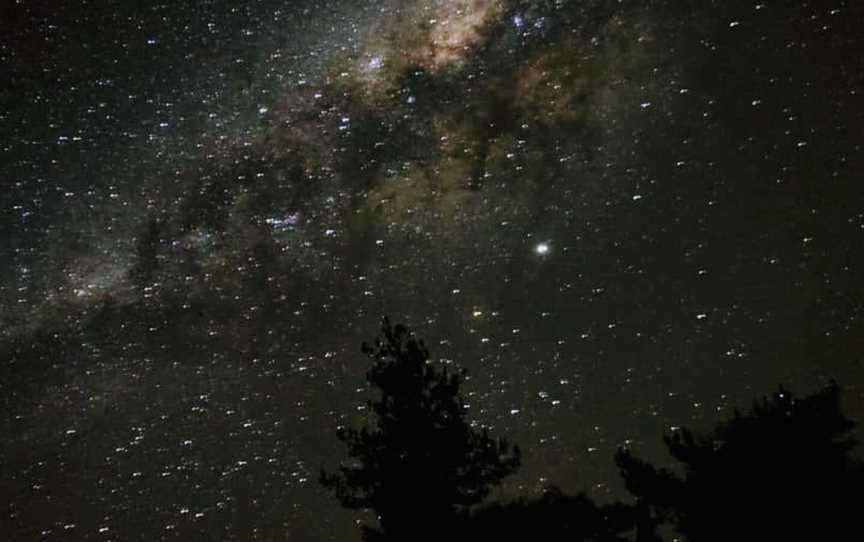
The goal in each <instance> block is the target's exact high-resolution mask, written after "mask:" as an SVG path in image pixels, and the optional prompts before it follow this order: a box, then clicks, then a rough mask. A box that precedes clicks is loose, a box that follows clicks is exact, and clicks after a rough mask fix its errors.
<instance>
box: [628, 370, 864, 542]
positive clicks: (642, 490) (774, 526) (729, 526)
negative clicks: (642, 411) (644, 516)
mask: <svg viewBox="0 0 864 542" xmlns="http://www.w3.org/2000/svg"><path fill="white" fill-rule="evenodd" d="M853 425H854V424H853V422H851V421H850V420H849V419H847V418H846V417H845V416H844V415H843V413H842V412H841V410H840V395H839V389H838V387H837V386H836V385H831V386H829V387H828V388H826V389H824V390H822V391H819V392H818V393H815V394H813V395H810V396H808V397H804V398H801V399H796V398H794V397H793V396H792V395H791V394H789V393H787V392H786V391H783V390H782V389H781V390H780V391H779V392H778V393H776V394H774V396H773V397H772V398H771V399H763V400H762V401H760V402H757V403H756V404H755V405H754V406H753V409H752V411H750V412H748V413H747V414H741V413H739V412H737V411H736V413H735V415H734V417H733V418H732V419H731V420H729V421H727V422H725V423H721V424H718V425H717V426H716V428H715V429H714V430H713V431H712V432H711V433H710V434H708V435H707V436H705V437H697V436H694V434H693V433H691V432H690V431H688V430H686V429H684V430H682V431H679V432H675V433H673V434H672V435H667V436H666V437H665V439H664V440H665V441H666V445H667V446H668V448H669V451H670V453H671V454H672V456H673V457H675V459H677V460H678V461H680V462H681V463H682V464H683V477H679V476H678V475H676V474H674V473H672V472H670V471H669V470H666V469H662V468H660V469H658V468H656V467H654V466H653V465H651V464H649V463H647V462H645V461H642V460H640V459H637V458H635V457H633V456H632V455H631V453H630V452H629V451H627V450H623V449H622V450H619V452H618V454H617V456H616V461H617V463H618V466H619V467H620V468H621V472H622V474H623V476H624V478H625V482H626V484H627V488H628V489H629V490H630V492H631V493H632V494H633V495H635V496H636V497H637V499H638V500H639V502H641V503H643V504H645V505H647V506H648V507H649V508H650V509H651V514H652V516H653V518H654V520H655V521H672V522H673V523H674V524H675V526H676V527H677V528H678V530H679V531H680V532H681V533H682V534H683V535H685V536H686V538H687V539H688V540H691V541H692V542H714V541H717V542H720V541H723V542H728V541H730V540H748V541H749V540H811V541H815V540H849V539H850V538H849V536H850V534H849V533H860V526H859V517H858V516H859V514H860V511H861V503H862V502H864V501H862V497H864V495H862V489H864V466H862V463H861V461H859V460H856V459H854V458H852V457H851V456H850V454H849V452H850V450H851V449H852V448H853V447H854V445H855V441H854V440H853V439H852V438H851V437H850V436H849V432H850V431H851V430H852V428H853Z"/></svg>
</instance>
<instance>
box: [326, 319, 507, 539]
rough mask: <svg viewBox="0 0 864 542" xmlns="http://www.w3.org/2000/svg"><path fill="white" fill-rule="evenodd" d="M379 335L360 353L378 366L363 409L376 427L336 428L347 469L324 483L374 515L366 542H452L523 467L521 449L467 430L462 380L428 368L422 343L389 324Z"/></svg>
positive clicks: (365, 531) (343, 467)
mask: <svg viewBox="0 0 864 542" xmlns="http://www.w3.org/2000/svg"><path fill="white" fill-rule="evenodd" d="M381 331H382V333H383V337H379V338H378V339H376V340H375V343H374V345H372V346H370V345H367V344H364V345H363V352H364V353H365V354H366V355H367V356H368V357H369V358H371V359H372V360H373V361H374V364H373V366H372V368H371V369H370V370H369V372H368V373H367V375H366V379H367V380H368V382H369V384H370V385H371V386H372V387H373V388H377V390H378V391H380V397H378V398H377V399H374V400H370V401H369V406H370V407H371V409H372V412H373V413H374V414H375V415H376V417H377V424H376V426H375V427H374V428H371V429H370V428H368V427H364V428H361V429H359V430H358V429H340V431H339V432H338V437H339V439H340V440H341V441H342V442H344V443H345V445H346V447H347V449H348V455H349V456H350V458H351V459H350V462H347V463H343V464H342V465H341V466H340V467H339V469H338V471H337V472H335V473H328V472H326V471H323V470H322V472H321V478H320V480H321V483H322V484H323V485H324V486H325V487H326V488H329V489H330V490H332V491H333V492H334V493H335V494H336V497H337V498H338V499H339V501H340V502H341V503H342V505H343V506H345V507H347V508H353V509H371V510H373V511H374V512H375V513H376V514H377V516H378V520H379V525H378V527H377V528H372V527H369V526H364V527H363V535H364V539H366V540H400V541H402V540H405V541H408V540H432V539H437V538H438V537H439V536H448V533H449V534H450V535H452V534H454V533H453V532H452V529H453V528H454V525H455V523H454V522H455V520H456V518H457V517H458V516H459V514H460V512H462V511H464V510H465V509H467V508H468V507H470V506H471V505H474V504H477V503H479V502H481V501H482V500H483V499H484V498H485V497H486V495H487V494H488V492H489V489H490V487H491V486H493V485H495V484H497V483H499V482H500V481H501V479H502V478H504V477H505V476H507V475H509V474H511V473H512V472H514V471H515V470H516V469H517V468H518V467H519V463H520V453H519V449H518V447H513V448H511V447H510V446H509V444H508V443H507V442H506V441H504V440H498V439H493V438H491V437H490V436H489V435H488V433H487V431H486V430H482V431H476V430H474V429H473V428H472V427H471V425H469V423H468V422H467V421H466V419H465V416H466V407H465V404H464V402H463V400H462V397H461V396H460V395H459V387H460V384H461V381H462V375H463V374H464V371H459V372H450V371H448V370H447V368H443V367H442V368H438V367H436V365H434V364H431V363H429V352H428V350H427V349H426V347H425V346H424V344H423V342H422V341H420V340H418V339H416V338H415V337H414V336H413V334H412V333H411V332H410V331H409V330H408V329H407V328H406V327H404V326H401V325H396V326H392V325H391V324H390V322H389V321H388V320H387V319H385V320H384V325H383V327H382V329H381Z"/></svg>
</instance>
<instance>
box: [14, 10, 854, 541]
mask: <svg viewBox="0 0 864 542" xmlns="http://www.w3.org/2000/svg"><path fill="white" fill-rule="evenodd" d="M8 4H9V5H4V6H3V7H0V73H3V74H4V77H3V79H4V81H5V84H4V85H3V88H2V89H0V181H2V186H3V189H2V190H0V209H2V213H0V236H2V237H0V408H2V412H3V413H4V416H2V417H0V435H2V438H0V472H2V479H0V526H2V531H3V532H4V533H6V534H7V536H9V537H10V540H43V539H44V540H130V539H139V538H140V539H142V540H169V539H183V540H189V539H192V540H194V539H199V538H200V539H202V540H210V539H213V540H216V539H219V540H310V541H314V540H334V541H341V540H356V539H358V538H357V537H358V536H359V535H358V533H357V530H356V524H355V522H356V519H357V518H356V517H355V516H354V515H352V514H351V513H349V512H346V511H344V510H342V509H340V508H339V506H338V503H337V502H336V501H335V500H333V499H332V498H330V497H329V496H328V495H326V494H325V493H324V491H323V490H322V489H321V488H319V487H318V485H317V482H316V478H317V473H318V470H319V468H320V467H321V466H322V465H326V466H328V467H332V466H334V465H335V464H336V463H337V462H338V461H339V459H341V458H342V456H343V450H342V449H341V448H340V447H339V442H338V441H337V439H336V438H335V431H336V428H337V427H338V426H340V425H345V424H356V423H360V422H362V421H363V420H364V419H366V418H367V416H368V413H367V412H366V411H365V404H366V403H365V401H366V398H367V392H368V390H366V389H365V387H364V380H363V374H364V373H365V370H366V368H367V367H366V365H365V363H366V360H365V358H364V357H363V356H362V355H361V354H360V352H359V345H360V343H361V342H362V341H364V340H369V339H371V338H372V336H373V335H374V334H375V332H376V330H377V326H378V322H379V319H380V318H381V316H383V315H385V314H388V315H390V317H391V319H393V320H394V321H398V322H404V323H406V324H408V325H410V326H412V328H413V329H414V330H415V331H416V332H417V333H418V334H419V335H420V336H421V337H423V338H424V339H425V340H426V342H427V344H428V345H429V347H430V350H431V353H432V356H433V357H434V358H435V362H436V363H444V364H451V363H452V364H459V365H461V366H464V367H466V368H467V369H468V370H469V377H468V380H467V381H466V383H465V386H464V392H465V395H466V399H467V400H468V402H469V404H470V412H471V414H472V422H473V423H474V424H476V425H483V426H486V427H489V428H490V429H491V431H492V433H493V434H494V435H496V436H506V437H507V438H508V439H510V440H511V441H513V442H515V443H518V444H519V445H520V446H521V447H522V449H523V451H524V453H525V455H524V461H523V463H524V465H523V467H522V469H521V470H520V471H519V473H518V474H517V475H516V476H514V477H512V478H511V479H510V480H509V481H508V483H507V484H505V486H504V487H503V488H501V493H502V494H503V495H511V496H512V495H532V494H536V493H537V492H539V491H541V490H542V488H543V487H544V486H545V485H548V484H556V485H558V486H560V487H562V488H563V489H564V490H567V491H578V490H583V489H584V490H586V491H588V492H589V494H590V495H591V496H592V497H594V498H596V499H598V500H600V501H604V500H610V499H615V498H624V497H625V495H624V492H623V487H622V485H621V482H620V479H619V477H618V476H617V472H616V470H615V467H614V464H613V461H612V454H613V453H614V451H615V449H616V447H617V446H619V445H622V444H625V443H626V444H628V445H630V446H632V447H633V448H634V449H636V450H638V451H639V454H640V456H644V457H647V458H655V457H660V455H659V454H660V451H661V447H662V442H661V440H660V436H661V434H662V433H663V431H668V430H670V429H671V428H674V427H678V426H683V425H687V426H692V427H696V428H700V427H705V426H707V425H708V424H711V423H713V422H714V421H716V420H718V419H721V418H723V417H725V416H728V415H730V414H731V413H732V411H733V409H734V408H735V407H740V406H746V405H748V404H749V402H750V401H751V400H752V398H754V397H755V396H757V395H761V394H765V393H769V392H771V391H773V390H775V389H776V386H777V385H778V384H783V385H784V386H787V387H789V388H791V389H793V390H796V391H801V392H806V391H808V390H812V389H815V388H816V387H818V386H820V385H822V384H824V383H826V382H827V381H829V380H831V379H837V380H838V381H839V382H840V384H841V386H842V387H843V388H844V394H845V395H844V398H845V400H846V401H847V404H846V405H845V410H846V411H847V412H848V413H849V414H850V417H853V418H854V417H858V418H860V416H861V415H862V413H864V389H862V382H864V363H862V346H864V341H862V337H864V333H862V332H864V329H862V325H864V320H862V318H864V297H862V286H861V285H862V277H864V275H862V272H864V269H862V265H864V264H862V262H864V190H862V188H861V186H860V185H861V182H860V177H861V172H862V171H864V149H862V145H864V143H862V134H864V60H862V59H864V56H862V55H861V54H860V51H861V50H862V46H864V43H862V38H861V36H862V35H864V34H862V31H861V30H862V28H864V9H862V8H861V7H860V6H858V5H857V4H856V3H854V2H848V1H841V0H832V1H827V2H819V3H812V4H811V3H806V2H805V3H801V2H798V3H789V2H780V1H777V2H764V3H753V2H722V3H711V2H707V3H703V4H704V5H695V4H693V3H690V2H684V1H674V0H664V1H650V2H618V1H611V0H590V1H580V2H577V1H575V0H570V1H568V0H534V1H529V0H452V1H447V0H412V1H410V2H402V1H396V0H392V1H391V0H383V1H372V0H364V1H361V2H357V1H352V2H348V1H325V2H305V1H299V2H285V1H276V0H260V1H244V2H221V1H216V0H210V1H202V2H170V3H160V2H149V1H148V2H138V3H123V2H116V1H110V0H91V1H89V2H78V3H71V4H70V5H66V3H64V5H63V6H62V7H57V6H54V5H52V6H48V5H47V4H43V3H40V2H35V3H32V2H31V3H28V2H10V3H8Z"/></svg>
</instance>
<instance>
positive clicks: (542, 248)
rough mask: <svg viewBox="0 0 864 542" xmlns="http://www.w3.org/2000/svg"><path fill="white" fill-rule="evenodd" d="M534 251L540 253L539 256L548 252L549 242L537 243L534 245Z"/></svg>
mask: <svg viewBox="0 0 864 542" xmlns="http://www.w3.org/2000/svg"><path fill="white" fill-rule="evenodd" d="M534 252H536V253H537V254H540V255H541V256H542V255H544V254H548V253H549V243H537V246H535V247H534Z"/></svg>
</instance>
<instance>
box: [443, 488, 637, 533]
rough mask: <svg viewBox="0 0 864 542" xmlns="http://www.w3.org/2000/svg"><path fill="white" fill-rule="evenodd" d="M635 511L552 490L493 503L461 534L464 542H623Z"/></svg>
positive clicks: (474, 516) (476, 514) (477, 513)
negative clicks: (535, 497)
mask: <svg viewBox="0 0 864 542" xmlns="http://www.w3.org/2000/svg"><path fill="white" fill-rule="evenodd" d="M634 513H635V510H634V509H633V508H632V507H630V506H626V505H623V504H610V505H605V506H597V505H596V504H594V502H593V501H592V500H591V499H590V498H588V497H587V496H586V495H585V494H582V493H580V494H578V495H565V494H563V493H562V492H561V491H560V490H559V489H558V488H555V487H552V488H549V489H548V490H547V491H546V492H545V493H544V495H543V496H542V497H541V498H539V499H533V500H527V501H526V500H518V501H515V502H510V503H506V504H492V505H489V506H484V507H482V508H480V509H478V510H476V511H474V512H473V513H472V514H471V515H470V517H469V518H467V521H466V522H465V523H466V526H465V527H464V528H462V529H461V530H460V531H461V532H460V534H461V535H462V538H461V539H464V540H524V541H529V540H542V541H544V542H557V541H566V542H624V541H626V540H628V537H627V535H628V533H629V532H630V531H632V529H633V525H634V520H635V518H634Z"/></svg>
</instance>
